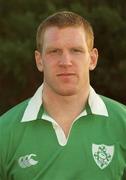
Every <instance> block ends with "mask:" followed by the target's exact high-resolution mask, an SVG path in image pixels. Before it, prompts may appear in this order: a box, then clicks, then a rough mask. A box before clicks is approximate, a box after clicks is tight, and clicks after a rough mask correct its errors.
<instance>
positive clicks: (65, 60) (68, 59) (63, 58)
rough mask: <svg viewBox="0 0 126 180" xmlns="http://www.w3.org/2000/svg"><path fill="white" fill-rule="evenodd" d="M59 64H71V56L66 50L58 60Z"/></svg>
mask: <svg viewBox="0 0 126 180" xmlns="http://www.w3.org/2000/svg"><path fill="white" fill-rule="evenodd" d="M59 65H60V66H71V65H72V57H71V55H70V54H69V53H68V52H64V53H63V54H62V56H61V57H60V61H59Z"/></svg>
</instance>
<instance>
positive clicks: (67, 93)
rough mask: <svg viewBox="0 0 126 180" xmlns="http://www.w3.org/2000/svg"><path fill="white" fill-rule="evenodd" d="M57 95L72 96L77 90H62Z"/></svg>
mask: <svg viewBox="0 0 126 180" xmlns="http://www.w3.org/2000/svg"><path fill="white" fill-rule="evenodd" d="M57 93H58V94H59V95H61V96H73V95H75V94H77V90H70V89H69V90H67V89H64V90H59V91H58V92H57Z"/></svg>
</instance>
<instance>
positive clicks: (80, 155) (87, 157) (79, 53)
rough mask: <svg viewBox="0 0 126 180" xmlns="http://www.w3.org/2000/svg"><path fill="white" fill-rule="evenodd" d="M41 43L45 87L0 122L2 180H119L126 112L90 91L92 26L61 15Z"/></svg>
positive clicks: (94, 54)
mask: <svg viewBox="0 0 126 180" xmlns="http://www.w3.org/2000/svg"><path fill="white" fill-rule="evenodd" d="M36 39H37V50H36V51H35V59H36V64H37V68H38V70H39V71H40V72H43V74H44V82H43V84H42V85H41V86H40V87H39V89H38V90H37V91H36V93H35V95H34V96H33V97H32V98H30V99H28V100H26V101H24V102H22V103H21V104H19V105H17V106H16V107H14V108H13V109H11V110H10V111H8V112H7V113H5V114H4V115H3V116H2V117H1V119H0V178H1V179H2V180H5V179H6V180H12V179H13V180H25V179H29V180H31V179H32V180H50V179H54V180H85V179H86V180H101V179H102V180H121V179H122V176H123V172H124V169H125V167H126V138H125V135H126V108H125V106H124V105H122V104H120V103H118V102H115V101H113V100H110V99H108V98H106V97H103V96H99V95H98V94H96V92H95V91H94V90H93V88H92V87H91V86H90V77H89V72H90V71H91V70H93V69H94V68H95V67H96V64H97V59H98V51H97V49H96V48H93V42H94V36H93V30H92V27H91V25H90V24H89V22H87V21H86V20H85V19H84V18H83V17H81V16H79V15H78V14H75V13H73V12H67V11H63V12H58V13H56V14H53V15H51V16H49V17H48V18H47V19H46V20H45V21H43V22H42V23H41V24H40V26H39V28H38V31H37V38H36Z"/></svg>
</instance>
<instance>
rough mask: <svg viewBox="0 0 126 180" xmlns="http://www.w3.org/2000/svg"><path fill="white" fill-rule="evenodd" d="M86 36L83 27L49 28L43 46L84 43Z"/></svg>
mask: <svg viewBox="0 0 126 180" xmlns="http://www.w3.org/2000/svg"><path fill="white" fill-rule="evenodd" d="M85 41H86V35H85V31H84V28H83V27H64V28H58V27H48V28H47V29H46V30H45V33H44V36H43V45H45V44H46V45H47V44H48V45H49V44H51V43H55V44H56V43H58V44H59V45H60V43H62V42H64V43H68V42H69V43H84V42H85Z"/></svg>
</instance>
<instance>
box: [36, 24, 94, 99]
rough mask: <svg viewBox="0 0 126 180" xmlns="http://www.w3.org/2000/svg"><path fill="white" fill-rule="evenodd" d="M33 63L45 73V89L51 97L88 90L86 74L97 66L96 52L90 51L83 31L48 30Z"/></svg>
mask: <svg viewBox="0 0 126 180" xmlns="http://www.w3.org/2000/svg"><path fill="white" fill-rule="evenodd" d="M35 55H36V63H37V67H38V69H39V70H40V71H43V73H44V86H45V88H47V89H48V90H50V91H52V92H53V93H56V94H59V95H62V96H71V95H74V94H77V93H79V92H82V91H84V89H85V88H88V87H89V70H93V69H94V68H95V66H96V63H97V50H96V49H93V50H92V51H89V49H88V46H87V42H86V37H85V32H84V29H83V28H82V27H66V28H58V27H49V28H47V29H46V31H45V34H44V38H43V50H42V52H41V53H39V52H38V51H36V54H35Z"/></svg>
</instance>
